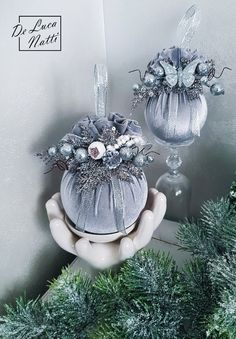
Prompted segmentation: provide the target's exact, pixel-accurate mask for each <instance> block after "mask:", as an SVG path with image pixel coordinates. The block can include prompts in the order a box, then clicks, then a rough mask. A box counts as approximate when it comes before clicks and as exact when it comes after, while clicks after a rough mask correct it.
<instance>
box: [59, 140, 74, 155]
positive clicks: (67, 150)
mask: <svg viewBox="0 0 236 339" xmlns="http://www.w3.org/2000/svg"><path fill="white" fill-rule="evenodd" d="M72 150H73V147H72V145H71V144H68V143H67V142H66V143H65V144H64V145H62V146H61V148H60V153H61V154H62V155H64V156H65V157H68V156H69V155H71V153H72Z"/></svg>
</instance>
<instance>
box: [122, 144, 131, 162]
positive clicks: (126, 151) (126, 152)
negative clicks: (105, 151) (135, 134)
mask: <svg viewBox="0 0 236 339" xmlns="http://www.w3.org/2000/svg"><path fill="white" fill-rule="evenodd" d="M119 153H120V157H121V159H122V160H124V161H129V160H131V159H132V158H133V156H134V155H133V150H132V148H130V147H121V149H120V152H119Z"/></svg>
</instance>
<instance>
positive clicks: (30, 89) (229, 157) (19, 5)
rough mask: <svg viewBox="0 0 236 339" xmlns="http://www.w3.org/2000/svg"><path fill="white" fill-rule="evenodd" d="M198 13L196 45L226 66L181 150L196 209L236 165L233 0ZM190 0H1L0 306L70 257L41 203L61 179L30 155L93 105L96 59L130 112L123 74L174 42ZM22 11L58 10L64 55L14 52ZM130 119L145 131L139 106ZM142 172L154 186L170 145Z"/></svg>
mask: <svg viewBox="0 0 236 339" xmlns="http://www.w3.org/2000/svg"><path fill="white" fill-rule="evenodd" d="M195 3H196V4H198V5H199V6H200V8H201V10H202V22H201V26H200V29H199V33H198V35H197V36H196V38H195V39H194V41H193V44H192V45H193V47H197V48H198V49H199V50H200V51H201V52H202V53H205V54H206V55H208V56H209V57H213V58H215V60H216V62H217V64H218V65H219V69H220V68H221V67H222V66H225V65H227V66H231V67H232V68H233V71H232V72H228V73H227V72H225V74H224V77H223V83H224V86H225V90H226V94H225V96H224V97H219V98H218V97H217V98H213V97H212V96H210V95H207V99H208V108H209V115H208V120H207V123H206V125H205V126H204V128H203V130H202V134H201V138H200V139H198V140H196V142H195V143H194V144H193V145H191V146H190V147H188V148H183V149H182V150H181V153H182V156H183V160H184V165H183V172H185V173H186V174H187V175H188V176H189V177H190V179H191V180H192V184H193V205H192V214H193V215H197V214H198V212H199V206H200V204H201V203H202V201H204V200H206V199H208V198H215V197H217V196H219V195H222V194H225V193H226V192H227V190H228V187H229V184H230V182H231V181H232V179H233V175H234V171H235V170H236V157H235V154H236V134H235V130H236V129H235V128H236V113H235V73H236V67H235V66H234V65H235V57H236V50H235V49H236V43H235V36H236V35H235V33H236V24H235V17H234V16H235V15H234V14H235V9H236V5H235V1H233V0H227V2H226V1H225V2H222V1H213V0H208V1H203V0H198V1H195ZM191 4H192V3H191V2H190V1H188V0H181V1H173V0H165V1H162V0H104V1H102V0H71V1H70V2H66V1H65V0H64V1H63V0H51V1H50V2H48V1H46V0H35V1H34V2H31V1H27V0H22V1H20V2H18V1H17V0H10V1H8V0H2V1H1V3H0V19H1V20H0V31H1V37H0V50H1V57H0V60H1V62H0V79H1V88H0V112H1V113H0V114H1V115H0V116H1V118H0V154H1V167H0V178H1V179H0V185H1V186H0V187H1V189H0V201H1V205H0V212H1V222H0V304H3V302H5V301H10V300H13V298H14V297H15V296H16V295H19V294H21V293H22V292H23V291H24V290H26V291H27V294H28V295H29V296H36V295H38V293H40V292H41V293H42V292H43V291H44V290H45V289H46V282H47V281H48V280H49V279H51V278H52V277H53V276H56V275H57V274H58V273H59V271H60V268H61V266H63V265H64V264H66V263H67V262H70V261H71V260H72V256H69V255H67V254H66V253H65V252H63V251H62V250H60V249H59V248H58V246H57V245H56V244H55V243H54V242H53V240H52V237H51V235H50V232H49V228H48V222H47V218H46V213H45V209H44V204H45V202H46V200H47V199H48V198H49V197H50V196H51V195H52V194H53V193H54V192H56V191H58V188H59V182H60V176H59V175H58V176H55V175H51V174H48V175H47V176H44V175H43V171H44V167H43V165H42V164H41V163H40V161H39V160H37V159H36V158H34V156H33V155H34V153H36V152H37V151H39V150H41V149H43V148H45V147H47V146H48V145H49V144H51V143H53V142H54V141H55V140H58V139H59V138H60V137H61V136H62V135H64V133H65V132H66V131H68V130H69V128H70V127H71V125H72V124H73V122H74V121H76V120H77V119H78V118H79V116H81V115H82V114H85V113H88V112H91V111H93V110H94V98H93V74H92V72H93V65H94V64H95V63H103V62H106V63H107V65H108V71H109V79H110V88H109V103H108V109H109V110H112V111H119V112H124V113H125V114H129V113H130V102H131V99H132V90H131V88H132V84H133V83H134V82H135V81H136V76H135V75H134V74H133V75H129V74H128V71H129V70H131V69H134V68H136V67H138V68H140V69H142V70H144V69H145V67H146V64H147V63H148V61H149V60H150V59H151V58H152V57H153V56H154V55H155V54H156V53H157V52H158V51H160V50H161V49H163V48H165V47H169V46H171V45H173V44H174V42H175V39H174V32H175V29H176V26H177V24H178V21H179V19H180V18H181V16H182V15H183V13H184V11H185V10H186V9H187V8H188V7H189V6H190V5H191ZM21 14H35V15H37V14H38V15H40V14H45V15H46V14H48V15H50V14H51V15H62V20H63V21H62V23H63V26H62V27H63V28H62V33H63V51H62V52H47V53H40V52H34V53H24V52H18V50H17V44H16V41H15V40H14V39H12V38H11V37H10V36H11V30H12V27H13V26H14V25H15V24H16V22H17V18H18V15H21ZM133 117H134V118H136V119H137V120H139V121H140V122H141V123H142V125H143V128H144V131H145V133H146V134H147V136H148V137H149V138H150V139H151V140H152V136H151V134H150V133H149V132H148V131H147V128H146V126H145V123H144V117H143V106H140V107H139V108H138V109H137V110H136V111H135V112H134V113H133ZM155 147H156V149H158V151H159V152H160V153H161V156H160V157H159V158H158V159H157V161H156V163H155V164H154V165H153V166H152V168H150V169H149V170H148V171H147V177H148V181H149V184H150V186H151V185H154V183H155V182H156V180H157V178H158V176H159V175H161V174H162V173H163V172H164V171H165V158H166V156H167V149H165V148H163V147H160V146H155Z"/></svg>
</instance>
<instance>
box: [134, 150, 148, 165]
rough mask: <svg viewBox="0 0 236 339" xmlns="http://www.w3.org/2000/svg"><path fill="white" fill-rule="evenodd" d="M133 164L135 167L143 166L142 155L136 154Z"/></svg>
mask: <svg viewBox="0 0 236 339" xmlns="http://www.w3.org/2000/svg"><path fill="white" fill-rule="evenodd" d="M133 163H134V165H135V166H137V167H142V166H143V165H144V164H145V155H143V154H142V153H139V154H137V155H136V156H135V157H134V160H133Z"/></svg>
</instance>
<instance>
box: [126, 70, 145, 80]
mask: <svg viewBox="0 0 236 339" xmlns="http://www.w3.org/2000/svg"><path fill="white" fill-rule="evenodd" d="M133 72H139V78H140V81H143V77H142V73H141V71H140V69H133V70H132V71H129V73H133Z"/></svg>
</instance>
